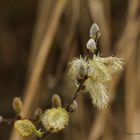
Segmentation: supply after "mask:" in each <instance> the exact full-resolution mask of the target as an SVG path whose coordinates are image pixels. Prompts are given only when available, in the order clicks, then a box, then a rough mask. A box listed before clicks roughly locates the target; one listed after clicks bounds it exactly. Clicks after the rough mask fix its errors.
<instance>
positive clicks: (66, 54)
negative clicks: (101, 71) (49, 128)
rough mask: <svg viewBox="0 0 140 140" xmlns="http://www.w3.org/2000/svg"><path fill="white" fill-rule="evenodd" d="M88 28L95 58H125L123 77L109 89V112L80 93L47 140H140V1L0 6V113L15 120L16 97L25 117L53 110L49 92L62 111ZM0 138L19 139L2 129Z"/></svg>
mask: <svg viewBox="0 0 140 140" xmlns="http://www.w3.org/2000/svg"><path fill="white" fill-rule="evenodd" d="M93 22H96V23H97V24H98V25H99V27H100V29H101V38H100V40H99V45H98V47H99V50H100V52H101V53H102V55H103V56H110V55H116V56H119V57H122V58H123V59H124V62H125V67H124V71H123V72H122V73H118V74H117V75H114V76H113V80H112V82H111V83H110V85H109V87H108V90H109V93H108V95H109V97H110V106H109V108H108V110H105V111H98V110H97V109H96V108H94V107H93V105H92V104H91V101H90V98H89V97H88V95H86V94H83V95H82V96H80V98H79V99H78V104H79V108H78V110H77V111H76V112H75V113H74V114H72V115H71V117H70V124H69V126H68V127H67V128H66V129H64V130H63V131H62V132H59V133H57V134H53V135H50V136H49V137H48V138H47V140H77V139H80V140H140V1H139V0H123V1H122V0H69V1H68V0H38V1H37V0H0V115H2V116H4V117H5V118H12V117H14V111H13V110H12V105H11V103H12V99H13V98H14V97H15V96H21V97H22V98H23V99H24V103H25V104H24V115H25V116H30V115H32V113H33V112H34V110H35V108H36V107H42V108H43V109H45V108H48V107H51V101H50V99H51V96H52V95H53V94H54V93H58V94H59V95H60V96H61V97H62V99H63V104H64V105H65V104H66V103H67V101H68V100H69V98H70V97H71V96H72V94H73V93H74V91H75V89H74V86H73V85H72V84H71V81H70V80H69V79H67V77H66V68H67V63H68V62H69V60H71V58H73V57H74V56H79V54H83V53H84V50H85V47H86V42H87V41H88V39H89V29H90V26H91V25H92V23H93ZM26 139H27V138H26ZM33 139H35V138H32V137H30V138H28V140H33ZM0 140H23V138H22V137H20V136H19V135H18V134H17V133H16V132H15V131H14V130H12V126H10V125H6V124H0Z"/></svg>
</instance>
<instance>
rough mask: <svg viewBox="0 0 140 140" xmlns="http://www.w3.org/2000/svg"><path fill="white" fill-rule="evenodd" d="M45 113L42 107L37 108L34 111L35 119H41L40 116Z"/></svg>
mask: <svg viewBox="0 0 140 140" xmlns="http://www.w3.org/2000/svg"><path fill="white" fill-rule="evenodd" d="M42 114H43V111H42V109H41V108H37V109H36V110H35V112H34V119H35V120H39V119H40V116H41V115H42Z"/></svg>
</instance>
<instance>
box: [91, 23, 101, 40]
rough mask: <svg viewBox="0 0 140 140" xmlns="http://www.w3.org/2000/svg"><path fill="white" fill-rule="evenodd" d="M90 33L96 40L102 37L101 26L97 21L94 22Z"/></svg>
mask: <svg viewBox="0 0 140 140" xmlns="http://www.w3.org/2000/svg"><path fill="white" fill-rule="evenodd" d="M89 34H90V37H91V38H92V39H94V40H95V41H97V39H98V38H99V37H100V32H99V26H98V25H97V24H96V23H94V24H92V26H91V28H90V33H89Z"/></svg>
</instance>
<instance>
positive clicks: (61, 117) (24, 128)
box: [13, 94, 69, 137]
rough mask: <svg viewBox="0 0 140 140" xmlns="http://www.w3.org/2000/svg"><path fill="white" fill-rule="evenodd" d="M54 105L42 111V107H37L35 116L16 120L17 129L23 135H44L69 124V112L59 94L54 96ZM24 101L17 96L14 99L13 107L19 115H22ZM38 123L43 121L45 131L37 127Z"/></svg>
mask: <svg viewBox="0 0 140 140" xmlns="http://www.w3.org/2000/svg"><path fill="white" fill-rule="evenodd" d="M52 104H53V107H52V108H50V109H47V110H45V111H44V113H43V112H42V110H41V109H40V108H38V109H36V111H35V113H34V116H33V118H31V119H24V118H20V119H18V120H16V121H15V122H14V127H15V129H16V130H17V131H18V132H19V133H20V134H21V135H22V136H38V137H42V136H43V135H44V134H45V133H47V132H49V133H56V132H58V131H60V130H62V129H63V128H65V126H66V125H67V124H68V121H69V113H68V112H67V111H66V109H65V108H63V107H62V105H61V99H60V97H59V95H57V94H55V95H53V97H52ZM22 107H23V105H22V101H21V99H20V98H18V97H15V98H14V100H13V108H14V110H15V112H16V113H17V115H19V116H22V115H21V114H22ZM37 123H39V124H40V123H41V124H42V126H43V127H44V129H45V131H43V129H42V128H40V129H37V127H36V125H35V124H37Z"/></svg>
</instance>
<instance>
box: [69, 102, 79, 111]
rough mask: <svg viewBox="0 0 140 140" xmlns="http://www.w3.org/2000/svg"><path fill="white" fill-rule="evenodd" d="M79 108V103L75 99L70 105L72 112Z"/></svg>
mask: <svg viewBox="0 0 140 140" xmlns="http://www.w3.org/2000/svg"><path fill="white" fill-rule="evenodd" d="M77 108H78V104H77V102H76V101H73V103H72V104H71V105H70V107H69V111H70V112H74V111H75V110H76V109H77Z"/></svg>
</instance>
